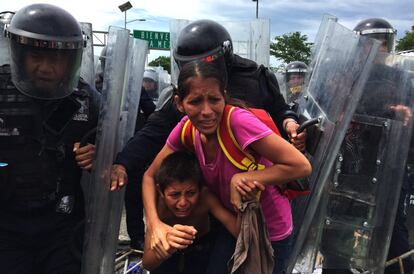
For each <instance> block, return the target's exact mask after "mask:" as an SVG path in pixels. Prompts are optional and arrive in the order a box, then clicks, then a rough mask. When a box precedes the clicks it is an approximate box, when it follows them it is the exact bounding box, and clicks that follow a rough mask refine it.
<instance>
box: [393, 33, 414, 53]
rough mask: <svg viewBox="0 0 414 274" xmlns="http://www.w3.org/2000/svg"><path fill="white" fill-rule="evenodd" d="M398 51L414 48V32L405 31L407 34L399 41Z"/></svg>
mask: <svg viewBox="0 0 414 274" xmlns="http://www.w3.org/2000/svg"><path fill="white" fill-rule="evenodd" d="M395 49H396V50H397V51H403V50H409V49H414V32H408V31H406V32H405V36H404V37H403V38H401V39H400V40H398V41H397V46H396V47H395Z"/></svg>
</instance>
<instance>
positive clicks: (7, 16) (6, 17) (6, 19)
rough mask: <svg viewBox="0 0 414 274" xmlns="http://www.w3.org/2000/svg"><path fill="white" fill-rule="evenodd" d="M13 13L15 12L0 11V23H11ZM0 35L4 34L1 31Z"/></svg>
mask: <svg viewBox="0 0 414 274" xmlns="http://www.w3.org/2000/svg"><path fill="white" fill-rule="evenodd" d="M13 15H14V12H12V11H2V12H0V23H3V24H9V23H10V21H11V19H12V17H13ZM2 30H3V29H2ZM0 35H3V33H1V34H0Z"/></svg>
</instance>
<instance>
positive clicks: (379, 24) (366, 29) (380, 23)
mask: <svg viewBox="0 0 414 274" xmlns="http://www.w3.org/2000/svg"><path fill="white" fill-rule="evenodd" d="M354 31H355V32H356V33H358V34H360V35H364V36H367V37H370V38H373V39H377V40H380V41H381V42H382V43H383V44H382V45H383V49H384V51H387V52H392V51H394V45H395V35H396V34H397V30H396V29H394V28H393V27H392V26H391V24H390V23H388V21H386V20H384V19H381V18H370V19H366V20H363V21H361V22H359V23H358V25H356V27H355V28H354Z"/></svg>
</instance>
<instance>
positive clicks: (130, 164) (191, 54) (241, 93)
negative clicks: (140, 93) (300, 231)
mask: <svg viewBox="0 0 414 274" xmlns="http://www.w3.org/2000/svg"><path fill="white" fill-rule="evenodd" d="M174 60H175V62H176V63H177V65H178V67H182V66H183V65H184V64H185V63H187V62H191V61H194V60H203V61H205V62H214V63H215V65H217V66H221V68H222V70H223V73H226V75H227V83H228V85H227V89H226V90H227V94H228V95H229V96H231V97H233V98H237V99H241V100H244V101H246V102H247V103H249V104H250V105H252V106H254V107H259V108H264V109H266V110H267V111H268V112H269V114H270V115H271V116H272V118H273V119H274V120H275V121H276V122H277V124H278V126H279V127H280V128H281V131H282V132H284V133H286V134H287V136H288V137H289V139H290V140H291V141H292V143H293V144H294V145H295V146H296V147H297V148H298V149H300V150H304V148H305V147H304V142H305V138H306V135H305V134H303V133H302V134H297V133H296V129H297V128H298V124H297V122H296V120H297V117H296V114H295V112H294V111H292V110H291V109H290V108H289V106H288V105H287V104H286V102H285V100H284V99H283V96H282V95H281V94H280V91H279V87H278V83H277V80H276V78H275V76H274V74H273V73H270V72H269V71H268V70H267V69H266V68H264V67H263V66H258V65H257V64H256V63H255V62H253V61H251V60H248V59H245V58H242V57H240V56H238V55H236V54H234V53H233V44H232V39H231V37H230V34H229V33H228V32H227V30H226V29H225V28H224V27H223V26H221V25H220V24H218V23H216V22H214V21H211V20H198V21H194V22H193V23H191V24H189V25H187V26H186V27H185V28H184V29H183V30H182V31H181V32H180V34H179V36H178V41H177V46H176V48H175V50H174ZM172 93H173V88H172V87H171V88H169V90H168V91H163V92H162V97H164V98H166V100H161V99H160V100H159V101H158V104H157V108H158V110H156V111H155V112H154V113H153V114H152V115H151V116H150V117H149V119H148V121H147V123H146V125H145V126H144V127H143V128H142V130H140V131H139V132H137V133H136V134H135V136H134V138H133V139H131V140H130V141H129V143H128V144H127V145H126V147H125V148H124V149H123V151H122V152H121V153H119V154H118V156H117V159H116V161H115V165H114V166H113V168H112V176H111V179H112V189H113V190H115V189H116V188H117V187H118V186H122V185H124V184H126V183H127V181H128V175H129V174H130V173H131V172H137V171H139V172H140V175H139V178H142V174H143V173H144V171H145V168H146V167H147V165H148V164H150V163H151V161H152V160H153V158H154V157H155V156H156V154H157V153H158V152H159V151H160V149H161V148H162V147H163V145H164V144H165V141H166V139H167V137H168V135H169V133H170V131H171V130H172V129H173V127H174V126H175V125H176V124H177V123H178V122H179V121H180V119H181V117H182V114H180V113H179V112H178V111H177V109H176V107H175V105H174V103H173V100H172V99H171V98H172V96H171V95H172ZM140 181H141V180H135V181H134V182H133V183H137V182H140ZM143 193H145V194H146V195H150V196H151V195H152V194H153V195H155V189H151V187H150V189H146V188H145V186H143ZM144 202H145V200H144ZM148 208H150V207H147V205H146V210H149V211H151V209H148ZM147 216H148V215H147ZM148 224H149V226H148V230H147V231H152V230H153V229H155V228H154V227H152V226H151V224H152V222H151V220H149V222H147V225H148ZM229 235H230V234H229ZM228 237H229V238H231V236H228ZM286 244H287V245H289V244H290V242H289V241H286ZM286 248H289V247H286ZM221 251H224V249H221ZM227 251H228V250H226V252H227ZM232 251H234V249H233V250H230V255H231V254H232ZM226 252H224V253H222V254H223V256H221V255H220V254H219V253H216V254H215V256H217V257H220V256H221V257H222V258H225V256H227V255H228V254H226ZM281 252H283V251H281ZM286 257H287V256H286ZM222 258H219V259H221V260H223V259H222ZM224 269H227V267H226V266H225V265H224ZM217 273H219V272H217Z"/></svg>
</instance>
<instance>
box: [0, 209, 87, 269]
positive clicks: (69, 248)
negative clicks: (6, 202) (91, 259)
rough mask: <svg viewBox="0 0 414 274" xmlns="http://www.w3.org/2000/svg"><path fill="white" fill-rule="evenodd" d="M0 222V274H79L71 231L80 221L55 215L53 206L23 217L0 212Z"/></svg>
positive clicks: (78, 264)
mask: <svg viewBox="0 0 414 274" xmlns="http://www.w3.org/2000/svg"><path fill="white" fill-rule="evenodd" d="M0 220H1V221H0V269H1V270H0V272H1V273H4V274H21V273H25V274H48V273H58V274H77V273H80V267H81V261H80V258H79V255H80V254H79V250H77V243H75V239H76V238H77V237H76V231H75V229H76V228H78V227H79V226H78V224H79V223H80V222H81V220H82V218H79V217H76V216H67V215H66V216H64V215H60V214H59V213H55V212H54V206H53V207H51V208H49V209H42V212H36V211H35V212H25V213H22V212H19V213H16V212H10V211H7V210H5V209H4V208H2V209H1V210H0ZM77 255H78V256H77Z"/></svg>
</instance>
